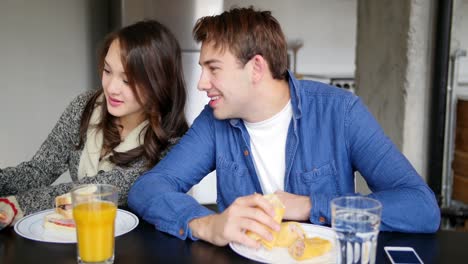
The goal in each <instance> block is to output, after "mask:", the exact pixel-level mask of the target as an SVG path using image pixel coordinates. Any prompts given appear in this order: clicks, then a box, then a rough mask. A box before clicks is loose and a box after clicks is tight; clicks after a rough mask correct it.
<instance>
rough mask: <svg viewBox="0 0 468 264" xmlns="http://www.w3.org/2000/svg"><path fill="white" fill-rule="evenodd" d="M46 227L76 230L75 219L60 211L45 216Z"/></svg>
mask: <svg viewBox="0 0 468 264" xmlns="http://www.w3.org/2000/svg"><path fill="white" fill-rule="evenodd" d="M43 226H44V228H46V229H52V230H63V231H75V230H76V229H75V228H76V226H75V221H73V219H70V218H65V217H64V216H63V215H61V214H58V213H51V214H48V215H46V216H45V217H44V224H43Z"/></svg>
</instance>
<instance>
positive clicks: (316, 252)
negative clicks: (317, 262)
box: [288, 237, 332, 261]
mask: <svg viewBox="0 0 468 264" xmlns="http://www.w3.org/2000/svg"><path fill="white" fill-rule="evenodd" d="M331 248H332V244H331V242H330V241H329V240H327V239H323V238H320V237H312V238H305V239H297V240H296V241H294V242H293V243H292V244H291V245H290V246H289V248H288V253H289V255H291V257H292V258H294V259H295V260H297V261H301V260H306V259H310V258H313V257H318V256H322V255H323V254H325V253H327V252H328V251H330V250H331Z"/></svg>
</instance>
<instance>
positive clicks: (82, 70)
mask: <svg viewBox="0 0 468 264" xmlns="http://www.w3.org/2000/svg"><path fill="white" fill-rule="evenodd" d="M249 5H253V6H255V7H256V8H259V9H266V10H271V11H272V13H273V15H274V16H275V17H276V18H277V19H278V20H279V22H280V23H281V25H282V27H283V30H284V32H285V34H286V37H287V40H288V45H289V61H290V69H291V70H292V71H293V72H294V73H295V74H296V76H297V77H298V78H303V79H313V80H318V81H322V82H326V83H330V84H332V85H335V86H337V87H340V88H342V89H347V90H349V91H350V92H353V93H356V94H357V95H359V96H361V97H362V99H363V100H364V102H365V103H366V104H367V105H368V107H369V109H370V111H371V112H372V113H373V114H374V115H375V117H376V118H377V120H378V121H379V123H380V124H381V125H382V127H383V128H384V130H385V132H386V134H387V135H388V136H389V137H390V138H391V139H392V140H393V142H395V144H396V145H397V146H398V148H399V149H400V150H401V151H402V152H403V153H404V154H405V155H406V157H407V158H408V159H409V160H410V161H411V163H412V164H413V166H414V167H415V168H416V170H417V171H418V172H419V173H420V175H421V176H422V177H423V179H424V180H425V181H427V182H428V184H429V185H430V187H431V188H432V189H433V190H434V192H435V193H436V195H437V197H438V199H439V204H440V206H441V208H442V213H443V215H444V216H445V217H444V223H443V225H442V227H443V228H447V229H450V228H463V225H465V228H467V229H468V222H467V221H466V219H468V213H467V207H468V206H467V204H468V121H467V119H468V106H467V104H468V57H467V56H466V50H467V49H468V0H453V1H452V0H446V1H444V0H398V1H393V0H381V1H374V0H328V1H325V0H291V1H281V0H224V1H223V0H133V1H130V0H115V1H112V0H99V1H95V0H68V1H61V0H37V1H33V0H0V79H1V80H2V83H1V85H0V122H1V128H0V168H3V167H7V166H14V165H16V164H18V163H19V162H21V161H24V160H28V159H30V158H31V157H32V156H33V154H34V153H35V151H36V150H37V149H38V148H39V146H40V144H41V143H42V142H43V141H44V140H45V138H46V137H47V135H48V133H49V132H50V130H51V129H52V127H53V126H54V124H55V122H56V121H57V120H58V117H59V116H60V114H61V113H62V111H63V110H64V109H65V107H66V106H67V104H68V103H69V102H70V101H71V100H72V99H73V98H74V97H75V96H77V95H78V94H80V93H81V92H83V91H85V90H89V89H95V88H97V87H99V85H100V80H99V74H98V72H97V70H96V58H97V56H96V54H97V48H98V47H99V44H100V42H101V41H102V39H103V38H104V36H105V35H106V34H107V33H108V32H110V31H112V30H113V29H116V28H118V27H121V26H124V25H128V24H131V23H133V22H135V21H138V20H141V19H144V18H154V19H157V20H159V21H160V22H162V23H164V24H165V25H167V26H168V27H169V28H170V29H171V30H172V31H173V32H174V33H175V35H176V37H177V38H178V40H179V42H180V44H181V47H182V50H183V62H184V74H185V78H186V82H187V89H188V94H189V97H188V101H187V103H188V104H187V107H186V114H187V117H188V119H189V122H190V123H191V122H192V121H193V119H194V118H195V117H196V116H197V115H198V113H199V112H200V111H201V109H202V108H203V106H204V105H205V104H206V103H207V97H206V95H205V94H204V93H201V92H198V91H197V90H196V85H197V81H198V77H199V74H200V69H199V66H198V52H199V46H198V45H197V44H195V43H194V41H193V40H192V35H191V30H192V27H193V25H194V23H195V21H196V20H197V19H198V18H199V17H201V16H205V15H214V14H219V13H221V12H222V11H224V10H228V9H230V8H231V7H232V6H249ZM68 180H69V176H68V175H63V176H62V177H61V178H60V179H59V180H58V182H62V181H68ZM356 189H357V191H359V192H361V193H368V192H369V190H368V188H367V186H366V184H365V182H364V181H363V180H362V178H361V177H360V176H359V175H357V177H356ZM190 194H191V195H193V196H194V197H195V198H196V199H197V200H198V201H200V202H201V203H215V202H216V179H215V173H212V174H211V175H209V176H208V177H207V178H205V179H204V180H203V181H202V182H201V183H200V184H199V185H197V186H195V187H194V188H193V189H192V190H191V191H190Z"/></svg>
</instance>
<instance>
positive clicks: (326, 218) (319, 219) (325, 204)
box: [310, 194, 336, 225]
mask: <svg viewBox="0 0 468 264" xmlns="http://www.w3.org/2000/svg"><path fill="white" fill-rule="evenodd" d="M335 197H336V196H334V195H325V194H312V195H310V201H311V202H312V210H311V211H310V222H311V223H313V224H317V225H330V224H331V210H330V201H331V200H332V199H333V198H335Z"/></svg>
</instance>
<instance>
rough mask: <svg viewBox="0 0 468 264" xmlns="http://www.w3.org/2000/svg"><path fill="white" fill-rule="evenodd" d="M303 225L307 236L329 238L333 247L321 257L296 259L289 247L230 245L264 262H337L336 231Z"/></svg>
mask: <svg viewBox="0 0 468 264" xmlns="http://www.w3.org/2000/svg"><path fill="white" fill-rule="evenodd" d="M301 226H302V228H303V229H304V231H305V232H306V236H307V237H320V238H325V239H328V240H329V241H330V242H331V243H332V249H331V250H330V251H329V252H327V253H326V254H324V255H322V256H320V257H316V258H312V259H308V260H303V261H296V260H295V259H293V258H292V257H291V256H290V255H289V253H288V249H287V248H278V247H275V248H273V249H272V250H267V249H265V248H264V247H260V248H259V249H253V248H248V247H246V246H243V245H240V244H237V243H232V242H231V243H229V246H230V247H231V248H232V250H234V251H235V252H236V253H237V254H239V255H242V256H244V257H246V258H249V259H252V260H255V261H260V262H264V263H304V264H305V263H307V264H309V263H311V264H312V263H314V264H315V263H336V258H337V256H338V249H339V248H338V246H337V241H336V233H335V231H333V230H332V229H331V228H329V227H324V226H319V225H312V224H301Z"/></svg>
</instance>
